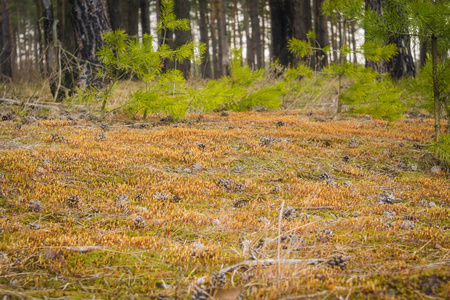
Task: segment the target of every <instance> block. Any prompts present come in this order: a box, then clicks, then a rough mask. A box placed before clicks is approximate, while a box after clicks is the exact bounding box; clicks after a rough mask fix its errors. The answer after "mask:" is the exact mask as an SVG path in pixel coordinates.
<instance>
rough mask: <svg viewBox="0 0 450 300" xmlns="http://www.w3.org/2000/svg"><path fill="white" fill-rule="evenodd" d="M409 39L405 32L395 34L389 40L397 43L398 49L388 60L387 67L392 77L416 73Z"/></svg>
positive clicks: (412, 75)
mask: <svg viewBox="0 0 450 300" xmlns="http://www.w3.org/2000/svg"><path fill="white" fill-rule="evenodd" d="M406 30H407V29H406ZM410 40H411V39H410V36H409V35H406V34H399V35H396V36H395V37H394V38H393V39H392V40H390V42H392V43H394V44H396V45H397V49H398V54H397V55H396V56H394V57H393V58H392V59H391V60H390V61H389V62H388V69H389V71H390V73H391V75H392V78H394V79H401V78H403V77H414V76H415V75H416V68H415V65H414V60H413V57H412V53H411V46H410Z"/></svg>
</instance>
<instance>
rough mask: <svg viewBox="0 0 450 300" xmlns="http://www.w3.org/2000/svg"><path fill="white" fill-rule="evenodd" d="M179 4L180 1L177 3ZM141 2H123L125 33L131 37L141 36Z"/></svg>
mask: <svg viewBox="0 0 450 300" xmlns="http://www.w3.org/2000/svg"><path fill="white" fill-rule="evenodd" d="M175 2H178V1H175ZM139 6H140V1H139V0H130V1H123V2H122V11H123V12H124V13H123V14H122V17H123V18H124V19H123V20H122V22H123V26H124V27H125V31H126V32H127V33H128V35H129V36H132V37H137V36H138V34H139Z"/></svg>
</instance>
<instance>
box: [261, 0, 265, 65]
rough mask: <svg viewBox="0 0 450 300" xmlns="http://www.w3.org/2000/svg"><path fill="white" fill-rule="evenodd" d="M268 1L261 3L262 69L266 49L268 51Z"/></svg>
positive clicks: (263, 0)
mask: <svg viewBox="0 0 450 300" xmlns="http://www.w3.org/2000/svg"><path fill="white" fill-rule="evenodd" d="M265 12H266V0H262V1H261V20H262V24H261V26H262V27H261V32H262V37H261V38H262V40H261V53H262V67H263V68H264V66H265V49H266V16H265Z"/></svg>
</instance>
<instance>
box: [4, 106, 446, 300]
mask: <svg viewBox="0 0 450 300" xmlns="http://www.w3.org/2000/svg"><path fill="white" fill-rule="evenodd" d="M72 119H76V120H38V121H36V122H34V123H32V124H27V125H23V126H22V128H21V129H19V128H18V127H17V126H15V125H14V122H17V120H16V121H5V122H1V123H0V180H1V186H0V187H1V190H0V193H1V196H0V207H1V208H0V214H1V216H0V228H1V230H0V231H1V235H0V251H1V252H0V295H10V296H11V297H16V298H27V297H30V298H31V297H35V298H43V297H44V296H45V297H48V298H60V299H61V298H62V297H65V298H67V299H73V298H92V297H93V296H94V295H95V297H96V298H102V299H108V298H115V297H117V298H126V299H129V298H134V299H141V298H142V299H143V298H145V299H147V298H148V297H154V298H156V297H158V296H160V297H162V296H161V295H166V296H171V297H176V298H188V297H189V295H193V294H197V295H199V294H200V293H201V289H205V290H206V291H209V292H211V291H214V293H213V294H215V295H216V296H217V295H222V294H224V293H225V294H226V293H228V294H230V293H235V294H236V291H238V292H240V291H243V293H244V294H245V297H246V298H250V299H261V298H264V299H280V298H286V299H300V298H329V299H336V298H339V297H343V299H350V298H351V299H354V298H373V299H382V298H399V299H403V298H411V299H430V298H432V299H444V298H449V297H450V282H449V277H450V268H449V264H450V252H449V251H450V250H449V249H450V238H449V226H450V221H449V220H450V218H449V217H450V216H449V215H450V184H449V179H448V175H446V174H445V173H444V172H443V171H438V170H436V169H433V170H434V172H431V171H430V170H431V167H432V166H433V164H434V163H433V160H432V159H431V158H430V155H429V154H428V152H427V150H424V149H418V148H420V146H418V145H420V144H425V143H427V141H428V140H427V139H428V138H429V137H430V136H431V135H432V128H431V127H430V126H428V125H426V124H425V123H423V122H420V121H418V120H416V121H415V123H405V122H404V121H399V122H394V123H388V122H385V121H381V120H366V119H365V118H356V117H333V116H331V115H327V114H325V113H319V112H316V113H314V114H313V115H312V116H307V114H306V111H280V112H265V113H256V112H250V113H231V114H230V115H229V116H220V114H212V115H204V116H202V117H198V116H196V115H195V116H190V117H189V118H188V121H187V122H184V123H179V124H176V125H173V124H169V125H167V124H162V123H159V122H158V121H157V120H156V119H155V120H150V123H149V124H147V125H146V126H145V127H144V126H135V125H133V126H131V124H129V125H126V124H124V123H122V122H121V121H120V118H119V117H115V119H113V120H109V121H108V126H107V127H108V128H106V126H103V129H102V128H101V127H102V126H101V125H102V124H103V123H100V122H97V123H96V122H93V121H87V120H86V119H78V118H72ZM279 121H282V122H279ZM277 122H279V124H278V125H277ZM279 125H281V126H279ZM140 127H144V128H140ZM262 137H266V139H263V140H261V138H262ZM351 138H357V139H358V142H359V145H357V144H355V143H353V144H352V145H349V140H350V139H351ZM344 157H345V159H344ZM347 158H348V160H347ZM196 164H197V165H196ZM187 169H189V170H187ZM325 173H326V174H325ZM220 178H224V179H226V180H221V181H219V179H220ZM219 182H220V184H218V183H219ZM384 192H386V193H388V194H393V195H394V196H395V197H396V198H398V199H396V201H395V202H396V203H394V204H380V203H379V202H380V198H381V197H382V194H383V193H384ZM120 195H123V196H120ZM34 200H39V201H40V203H41V204H42V207H39V204H38V202H33V204H32V205H31V206H30V202H31V201H34ZM283 201H285V207H286V210H285V211H284V213H283V217H282V221H281V224H279V223H278V217H279V214H280V208H281V204H282V202H283ZM433 203H434V204H435V205H433ZM138 216H139V217H141V218H138ZM279 225H281V233H282V234H281V237H280V245H281V247H280V258H281V260H288V259H304V260H309V259H319V262H318V263H317V264H306V263H304V264H302V263H295V264H283V263H280V264H278V263H277V264H271V265H264V266H259V267H255V266H251V265H250V264H247V265H244V266H243V267H242V268H235V269H233V270H232V271H230V272H228V273H227V274H226V278H227V280H226V283H225V284H226V285H225V286H226V287H232V286H236V287H239V288H240V289H234V290H231V289H230V290H228V289H219V288H218V287H217V286H216V289H215V290H211V289H209V287H212V284H213V282H216V285H218V284H217V280H216V281H215V280H213V278H212V275H213V274H214V273H215V272H217V271H219V270H220V269H223V268H225V267H227V266H230V265H233V264H236V263H239V262H242V261H247V260H249V259H251V258H253V259H254V258H257V259H261V260H267V259H277V256H278V240H279V239H278V238H279V236H278V226H279ZM244 245H245V246H244ZM81 246H83V247H85V248H80V247H81ZM90 246H96V247H90ZM203 276H206V277H203ZM241 287H242V288H241ZM300 295H302V296H301V297H298V296H300ZM218 297H220V296H218ZM296 297H297V298H296ZM222 298H223V297H222Z"/></svg>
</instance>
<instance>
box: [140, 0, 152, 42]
mask: <svg viewBox="0 0 450 300" xmlns="http://www.w3.org/2000/svg"><path fill="white" fill-rule="evenodd" d="M140 9H141V27H142V36H144V34H145V33H146V34H150V0H140Z"/></svg>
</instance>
